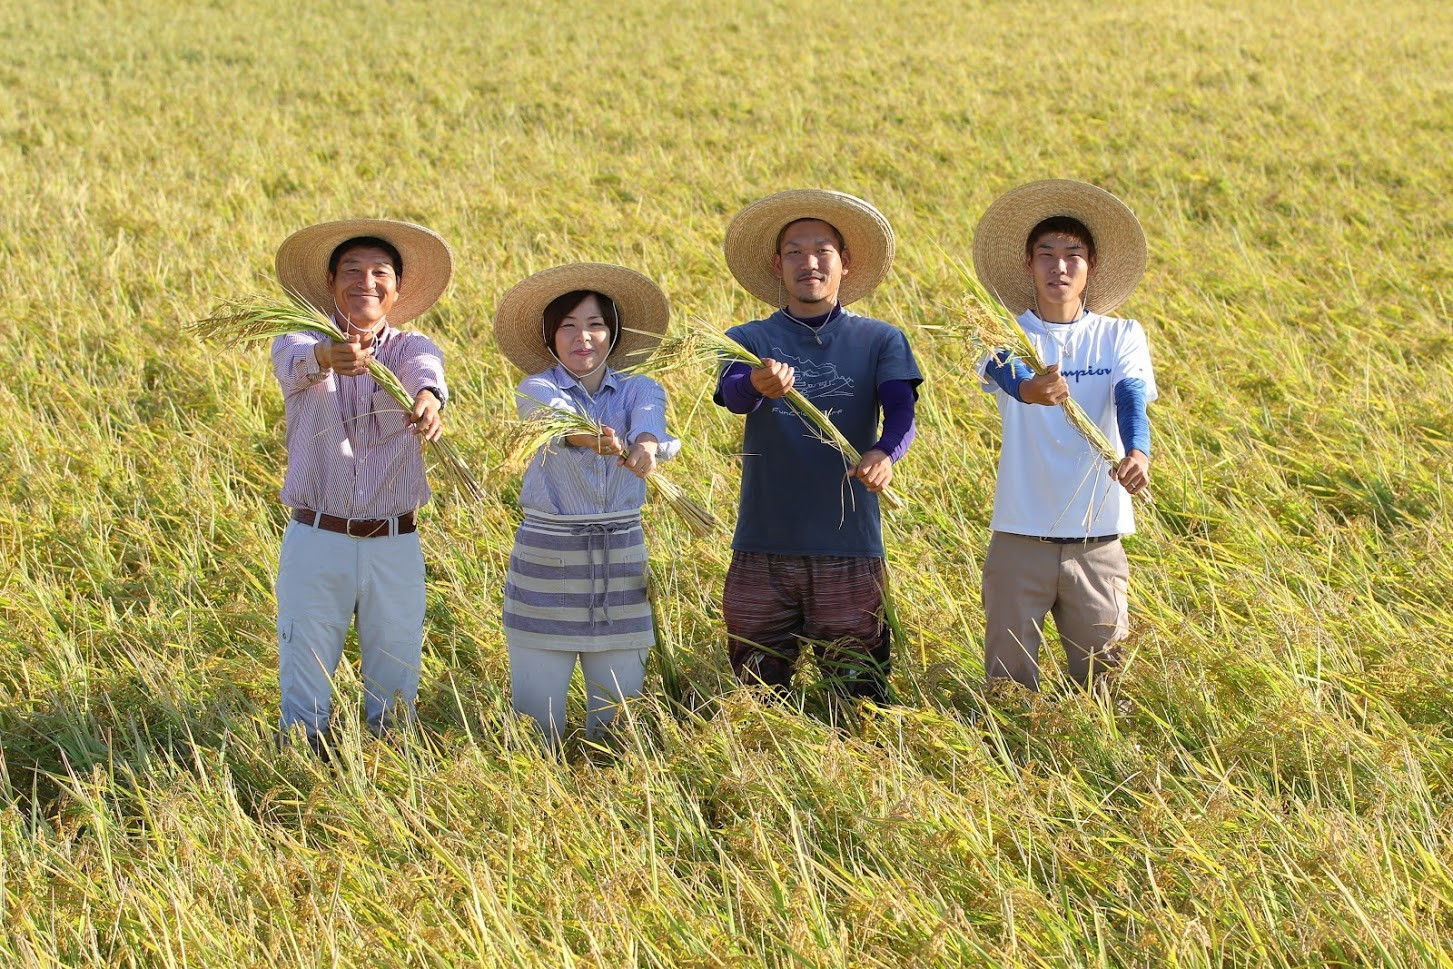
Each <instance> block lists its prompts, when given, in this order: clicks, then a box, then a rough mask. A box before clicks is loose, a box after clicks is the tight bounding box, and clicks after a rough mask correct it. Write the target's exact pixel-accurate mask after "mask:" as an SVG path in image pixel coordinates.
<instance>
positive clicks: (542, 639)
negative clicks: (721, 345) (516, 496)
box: [494, 263, 681, 746]
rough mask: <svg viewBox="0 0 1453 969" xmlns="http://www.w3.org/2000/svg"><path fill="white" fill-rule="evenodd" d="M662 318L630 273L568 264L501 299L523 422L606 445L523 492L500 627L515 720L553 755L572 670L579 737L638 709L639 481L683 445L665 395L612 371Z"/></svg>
mask: <svg viewBox="0 0 1453 969" xmlns="http://www.w3.org/2000/svg"><path fill="white" fill-rule="evenodd" d="M669 316H670V309H669V307H668V306H667V303H666V297H665V295H664V294H663V293H662V292H661V290H660V288H659V287H657V286H656V284H655V283H653V282H651V280H649V279H647V278H646V277H645V276H642V275H641V274H640V273H637V272H635V271H634V270H630V269H626V268H624V267H622V266H612V265H608V264H604V263H572V264H570V265H566V266H557V267H555V268H553V269H547V270H544V271H543V272H539V273H536V274H535V275H533V276H531V277H529V278H528V279H526V280H524V281H523V282H521V283H519V284H518V285H517V286H515V287H514V289H512V290H510V292H509V293H507V294H506V295H505V298H504V299H503V300H501V301H500V306H499V310H498V312H497V313H496V314H495V323H494V331H495V339H496V341H497V342H498V343H499V345H500V348H501V349H502V350H503V351H504V354H505V356H506V357H508V358H509V359H510V361H511V362H512V363H514V364H515V365H516V366H518V367H519V368H520V369H521V370H524V371H525V372H526V373H530V374H532V376H530V377H527V378H526V379H525V380H524V382H522V383H521V384H520V386H519V388H518V390H517V391H516V395H517V405H518V409H519V413H520V416H521V417H528V416H529V415H530V414H532V413H533V412H535V411H536V410H538V409H540V408H543V407H555V408H559V409H562V410H571V411H575V412H577V413H580V414H584V415H586V416H588V417H589V418H591V419H592V420H593V421H595V422H596V423H597V424H600V425H601V426H602V427H603V429H604V432H603V433H602V434H601V435H600V436H599V437H597V436H595V435H593V434H572V435H567V436H564V437H562V438H560V439H558V440H557V441H555V442H553V443H551V444H549V445H546V446H544V447H542V448H541V449H540V450H539V452H538V453H536V454H535V456H534V458H533V459H532V460H531V461H530V465H529V467H528V468H526V470H525V477H524V482H523V485H522V487H521V489H520V507H521V509H522V510H523V511H524V513H525V517H524V521H523V522H522V523H521V525H520V527H519V530H518V531H517V532H516V534H515V545H514V548H513V550H512V551H511V552H510V567H509V574H508V576H507V577H506V581H505V603H504V625H505V639H506V642H507V643H508V646H509V658H510V689H511V694H512V697H513V703H514V709H515V711H516V712H517V713H523V714H527V715H529V716H530V717H532V718H533V719H534V720H535V722H536V723H537V724H539V727H540V730H541V732H542V733H543V735H544V736H545V738H546V740H547V741H548V742H549V743H550V744H551V746H558V745H559V743H560V738H561V735H562V734H563V733H564V727H565V698H566V694H567V692H568V690H569V686H570V677H571V675H572V674H573V673H574V671H575V663H576V661H577V660H579V662H580V665H581V669H582V671H583V673H584V675H585V686H586V698H587V702H586V735H587V736H589V737H595V736H598V735H599V734H600V732H601V731H602V729H603V728H604V727H605V726H606V725H607V724H609V723H610V721H611V720H612V719H613V718H614V716H615V714H616V711H617V709H618V707H619V704H620V702H621V701H622V700H624V699H626V698H628V697H632V696H639V695H640V692H641V687H642V684H643V683H644V680H645V668H646V654H647V653H648V651H649V650H650V648H651V647H652V646H653V645H655V632H654V629H653V623H652V617H651V604H650V602H649V601H648V600H647V597H646V542H645V535H644V533H643V532H642V531H641V505H642V503H643V502H644V501H645V499H646V482H645V478H646V476H647V475H649V474H650V473H651V471H652V470H653V469H654V468H655V466H656V462H657V461H665V460H668V459H670V458H671V457H672V456H674V455H675V454H676V452H677V451H679V450H680V448H681V442H680V441H678V440H676V439H675V438H674V437H672V436H671V435H670V434H668V433H667V432H666V393H665V391H664V390H662V388H661V385H660V384H658V383H657V382H656V381H654V380H652V379H650V378H649V377H644V376H627V375H626V374H623V373H620V372H619V371H618V370H616V369H614V368H613V367H612V364H615V365H617V366H626V365H631V364H635V363H638V362H640V361H641V360H642V359H643V358H644V356H645V355H646V354H647V353H649V351H650V350H651V349H653V348H654V347H655V345H656V344H657V343H658V342H659V341H660V338H661V334H663V333H665V331H666V324H667V321H668V318H669Z"/></svg>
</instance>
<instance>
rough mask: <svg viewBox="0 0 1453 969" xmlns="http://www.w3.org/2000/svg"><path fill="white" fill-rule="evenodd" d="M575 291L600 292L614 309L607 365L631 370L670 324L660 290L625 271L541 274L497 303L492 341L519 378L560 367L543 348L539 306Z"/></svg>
mask: <svg viewBox="0 0 1453 969" xmlns="http://www.w3.org/2000/svg"><path fill="white" fill-rule="evenodd" d="M578 289H588V290H593V291H594V292H597V293H602V294H604V295H605V296H608V297H610V299H611V301H612V302H614V303H615V305H616V316H617V318H618V319H619V321H620V327H619V332H618V334H617V337H616V344H615V346H614V347H613V348H612V349H611V352H610V356H608V357H607V358H606V364H607V365H608V366H611V367H615V368H617V369H621V368H624V367H630V366H635V365H636V364H639V363H641V362H643V361H644V360H645V359H646V358H647V357H649V356H650V354H651V351H653V350H655V349H656V346H657V344H659V343H660V342H661V337H662V336H664V335H665V333H666V326H667V324H668V323H669V322H670V320H671V306H670V304H669V303H668V302H667V301H666V294H665V293H663V292H661V287H659V286H657V285H656V284H655V283H654V282H652V281H651V280H650V278H648V277H646V276H643V275H641V274H640V273H638V272H636V271H635V270H634V269H627V268H626V267H625V266H616V265H612V264H611V263H604V262H574V263H569V264H567V265H564V266H555V267H553V268H551V269H542V270H541V271H540V272H537V273H535V274H534V275H533V276H530V277H529V278H528V279H525V280H523V281H521V282H519V283H517V284H516V285H515V287H514V288H513V289H511V290H510V291H509V292H508V293H505V295H504V298H503V299H501V300H500V301H499V307H498V309H496V310H495V314H494V339H495V342H496V343H498V344H499V348H500V351H501V352H502V353H504V355H505V357H506V358H508V359H509V361H510V363H513V364H514V365H515V366H516V367H519V368H520V369H521V370H523V371H524V372H525V373H539V372H541V371H543V370H549V369H550V368H551V367H553V366H555V364H557V363H559V362H560V361H559V360H557V359H556V358H555V356H554V354H552V353H551V352H550V349H549V348H548V347H547V346H546V344H545V307H547V306H549V305H550V303H551V302H552V301H553V300H555V299H556V298H558V297H560V296H564V295H565V294H566V293H571V292H574V291H576V290H578Z"/></svg>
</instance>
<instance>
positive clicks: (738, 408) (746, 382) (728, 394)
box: [712, 363, 765, 414]
mask: <svg viewBox="0 0 1453 969" xmlns="http://www.w3.org/2000/svg"><path fill="white" fill-rule="evenodd" d="M712 399H713V400H715V401H716V402H717V403H718V404H721V405H722V406H723V407H725V408H726V409H727V410H729V411H731V412H732V413H733V414H750V413H751V412H752V411H754V410H756V409H757V405H758V404H760V403H761V402H762V401H763V400H764V399H765V398H763V396H762V395H761V394H760V393H758V392H757V388H756V387H753V386H752V368H751V366H750V365H749V364H745V363H733V364H731V365H730V366H728V367H727V368H726V369H725V370H723V371H722V374H721V379H720V380H718V381H717V384H716V394H715V395H714V396H713V398H712Z"/></svg>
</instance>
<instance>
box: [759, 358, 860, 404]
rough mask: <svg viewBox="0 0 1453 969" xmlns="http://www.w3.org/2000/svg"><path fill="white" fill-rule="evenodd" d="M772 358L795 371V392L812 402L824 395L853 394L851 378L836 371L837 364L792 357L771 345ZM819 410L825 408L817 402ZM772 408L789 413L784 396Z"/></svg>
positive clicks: (843, 395)
mask: <svg viewBox="0 0 1453 969" xmlns="http://www.w3.org/2000/svg"><path fill="white" fill-rule="evenodd" d="M769 355H770V356H771V357H772V359H774V360H780V361H782V362H783V363H785V364H788V365H789V366H791V367H792V369H793V370H795V371H796V376H797V379H796V381H795V382H794V384H793V386H794V387H795V388H796V389H797V392H798V393H800V394H802V396H804V397H806V398H807V399H808V400H810V401H812V402H813V403H815V404H816V403H817V402H818V401H819V400H821V399H823V398H824V397H851V396H852V395H853V378H852V377H844V376H843V375H842V374H840V373H838V369H837V364H835V363H828V364H820V363H815V362H813V361H812V360H810V359H809V358H807V357H794V356H793V355H792V354H790V353H788V352H787V351H785V350H783V349H782V348H781V347H773V348H772V352H771V354H769ZM818 408H819V409H820V410H824V411H825V410H827V408H826V407H823V406H822V405H821V404H818ZM774 409H775V410H776V411H777V412H778V413H783V414H785V413H791V410H792V409H791V408H790V407H788V406H787V403H786V400H785V398H784V399H782V400H779V401H777V403H776V405H775V407H774Z"/></svg>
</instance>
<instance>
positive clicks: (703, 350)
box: [628, 321, 904, 511]
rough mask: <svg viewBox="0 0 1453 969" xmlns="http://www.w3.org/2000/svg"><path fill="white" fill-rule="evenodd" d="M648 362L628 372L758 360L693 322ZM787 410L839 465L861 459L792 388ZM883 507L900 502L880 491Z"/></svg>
mask: <svg viewBox="0 0 1453 969" xmlns="http://www.w3.org/2000/svg"><path fill="white" fill-rule="evenodd" d="M649 352H650V353H651V359H650V360H648V361H646V362H645V363H643V364H640V365H638V366H636V367H630V368H628V369H629V371H630V372H632V373H660V372H662V371H665V370H674V369H675V368H677V367H681V366H690V365H696V366H706V365H707V364H712V365H720V363H721V361H722V360H727V361H728V362H731V363H745V364H747V365H749V366H751V367H760V366H761V365H762V359H761V358H760V357H758V356H757V355H756V354H755V353H753V352H752V351H750V350H748V349H747V348H746V347H744V346H742V345H741V344H740V343H738V342H737V341H735V340H733V339H732V338H731V337H729V336H727V335H726V334H725V333H723V332H721V331H720V330H717V329H716V328H715V327H712V326H711V325H709V324H707V323H704V322H701V321H696V325H695V326H692V327H691V328H690V329H689V330H688V331H687V332H686V333H685V334H684V335H683V336H678V337H672V338H671V339H668V340H663V341H661V344H660V345H659V346H657V347H655V348H653V349H652V350H651V351H649ZM783 399H784V400H786V401H787V404H788V406H790V407H791V408H792V410H793V411H794V412H795V413H796V414H797V416H798V417H799V418H800V419H801V420H802V423H803V424H805V425H807V430H808V432H809V433H811V434H812V436H813V437H815V438H817V439H818V440H819V441H822V442H823V443H824V444H827V445H830V446H832V447H834V448H836V449H837V450H838V452H839V453H841V454H842V456H843V461H844V462H845V463H846V466H847V467H849V468H854V467H857V464H858V462H859V461H861V460H863V456H862V455H861V454H859V453H858V449H857V448H855V447H853V445H852V442H851V441H849V440H848V439H847V438H846V437H844V436H843V432H842V431H840V430H838V428H837V425H836V424H834V423H833V422H832V421H831V420H830V419H829V418H828V416H827V415H826V414H824V413H823V412H822V411H820V410H818V408H817V405H816V404H814V403H813V402H812V401H810V400H808V399H807V398H806V397H804V396H803V395H802V393H801V392H800V391H798V390H797V388H796V387H793V388H792V389H791V390H789V391H787V394H786V396H785V397H784V398H783ZM878 497H879V498H881V499H882V501H883V504H885V505H886V506H887V507H889V508H891V509H893V510H894V511H897V510H898V509H900V508H902V507H903V504H904V502H903V499H902V498H900V497H899V496H898V494H897V493H896V492H895V491H893V489H891V488H885V489H883V492H882V493H881V494H880V495H879V496H878Z"/></svg>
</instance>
